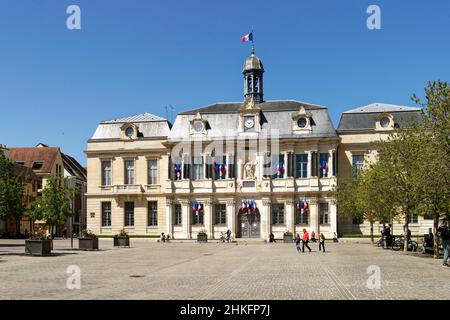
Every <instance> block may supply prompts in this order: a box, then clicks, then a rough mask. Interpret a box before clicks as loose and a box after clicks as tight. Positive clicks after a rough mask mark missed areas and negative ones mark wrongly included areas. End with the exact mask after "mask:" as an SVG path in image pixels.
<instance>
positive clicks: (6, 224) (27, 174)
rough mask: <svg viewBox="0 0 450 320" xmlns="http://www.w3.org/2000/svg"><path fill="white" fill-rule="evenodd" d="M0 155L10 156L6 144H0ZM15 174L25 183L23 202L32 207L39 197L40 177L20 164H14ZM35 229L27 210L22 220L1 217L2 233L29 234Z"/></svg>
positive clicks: (0, 231) (0, 229) (0, 230)
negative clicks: (38, 182)
mask: <svg viewBox="0 0 450 320" xmlns="http://www.w3.org/2000/svg"><path fill="white" fill-rule="evenodd" d="M0 156H4V157H6V158H9V149H8V148H6V146H5V145H2V144H0ZM12 174H13V176H15V177H16V178H17V179H20V180H21V181H23V183H24V195H23V203H24V204H25V206H26V208H27V209H28V210H29V209H31V205H32V203H33V201H34V200H36V197H37V181H38V177H37V175H36V174H35V173H34V172H33V170H31V169H30V168H28V167H25V166H23V165H20V164H17V163H16V164H14V167H13V171H12ZM17 224H18V225H17ZM32 230H33V221H31V220H30V219H29V217H28V212H25V214H24V216H23V217H22V219H21V221H19V222H17V221H15V220H14V219H6V220H2V219H0V233H1V234H5V233H6V234H7V236H8V235H9V236H14V234H15V233H16V232H17V231H18V232H20V233H22V234H27V233H28V232H30V231H32Z"/></svg>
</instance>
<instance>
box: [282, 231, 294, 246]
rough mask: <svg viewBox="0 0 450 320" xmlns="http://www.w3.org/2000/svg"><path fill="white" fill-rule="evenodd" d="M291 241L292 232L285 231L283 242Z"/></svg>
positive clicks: (292, 239)
mask: <svg viewBox="0 0 450 320" xmlns="http://www.w3.org/2000/svg"><path fill="white" fill-rule="evenodd" d="M292 241H294V238H293V234H292V232H289V231H287V232H285V233H284V235H283V242H284V243H292Z"/></svg>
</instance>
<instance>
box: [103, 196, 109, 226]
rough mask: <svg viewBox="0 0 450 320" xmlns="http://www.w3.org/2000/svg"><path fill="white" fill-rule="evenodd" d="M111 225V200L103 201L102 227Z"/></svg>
mask: <svg viewBox="0 0 450 320" xmlns="http://www.w3.org/2000/svg"><path fill="white" fill-rule="evenodd" d="M110 226H111V202H102V227H110Z"/></svg>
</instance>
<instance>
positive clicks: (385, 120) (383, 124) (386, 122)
mask: <svg viewBox="0 0 450 320" xmlns="http://www.w3.org/2000/svg"><path fill="white" fill-rule="evenodd" d="M390 122H391V121H390V120H389V118H387V117H384V118H383V119H381V121H380V125H381V127H382V128H387V126H388V125H389V123H390Z"/></svg>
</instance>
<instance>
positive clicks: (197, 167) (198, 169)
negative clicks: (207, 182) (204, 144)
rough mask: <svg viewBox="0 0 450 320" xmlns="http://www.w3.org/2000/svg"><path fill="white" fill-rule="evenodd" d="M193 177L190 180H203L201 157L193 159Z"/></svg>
mask: <svg viewBox="0 0 450 320" xmlns="http://www.w3.org/2000/svg"><path fill="white" fill-rule="evenodd" d="M193 169H194V172H193V177H192V180H202V179H203V157H194V165H193Z"/></svg>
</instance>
